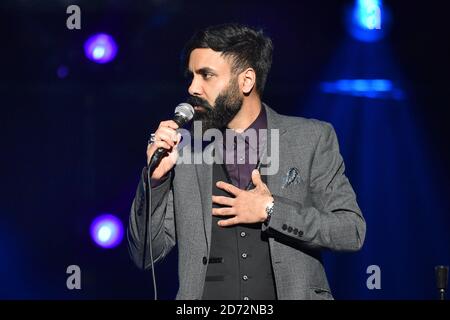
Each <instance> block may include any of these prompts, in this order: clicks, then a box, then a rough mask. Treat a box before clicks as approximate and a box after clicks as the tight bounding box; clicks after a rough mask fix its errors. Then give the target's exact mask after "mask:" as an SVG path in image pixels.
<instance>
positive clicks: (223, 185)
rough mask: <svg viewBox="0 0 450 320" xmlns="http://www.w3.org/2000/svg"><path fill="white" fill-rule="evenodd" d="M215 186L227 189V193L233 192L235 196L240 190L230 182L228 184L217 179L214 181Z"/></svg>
mask: <svg viewBox="0 0 450 320" xmlns="http://www.w3.org/2000/svg"><path fill="white" fill-rule="evenodd" d="M216 186H217V188H219V189H222V190H225V191H227V192H229V193H231V194H233V195H235V196H237V195H238V194H239V193H241V191H242V190H241V189H239V188H237V187H235V186H233V185H232V184H229V183H226V182H223V181H218V182H217V183H216Z"/></svg>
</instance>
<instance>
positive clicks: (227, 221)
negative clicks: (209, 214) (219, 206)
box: [217, 217, 240, 227]
mask: <svg viewBox="0 0 450 320" xmlns="http://www.w3.org/2000/svg"><path fill="white" fill-rule="evenodd" d="M239 223H240V222H239V219H238V217H234V218H230V219H225V220H220V221H219V222H217V224H218V225H219V226H220V227H230V226H234V225H236V224H239Z"/></svg>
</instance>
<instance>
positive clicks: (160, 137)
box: [155, 131, 175, 146]
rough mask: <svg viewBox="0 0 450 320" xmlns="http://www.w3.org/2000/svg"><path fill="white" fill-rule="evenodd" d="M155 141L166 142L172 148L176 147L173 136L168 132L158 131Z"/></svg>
mask: <svg viewBox="0 0 450 320" xmlns="http://www.w3.org/2000/svg"><path fill="white" fill-rule="evenodd" d="M155 141H164V142H166V143H167V144H169V145H170V146H174V145H175V141H174V140H173V138H172V137H171V135H170V134H169V133H166V132H161V131H157V133H156V134H155Z"/></svg>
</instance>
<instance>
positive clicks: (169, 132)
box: [155, 127, 178, 141]
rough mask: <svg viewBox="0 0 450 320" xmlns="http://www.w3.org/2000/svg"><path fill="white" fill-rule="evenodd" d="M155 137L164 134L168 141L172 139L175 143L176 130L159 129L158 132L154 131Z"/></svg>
mask: <svg viewBox="0 0 450 320" xmlns="http://www.w3.org/2000/svg"><path fill="white" fill-rule="evenodd" d="M155 134H156V136H158V135H159V134H164V135H166V136H168V137H169V138H170V139H172V141H177V134H178V132H177V130H175V129H172V128H169V127H161V128H158V130H156V132H155Z"/></svg>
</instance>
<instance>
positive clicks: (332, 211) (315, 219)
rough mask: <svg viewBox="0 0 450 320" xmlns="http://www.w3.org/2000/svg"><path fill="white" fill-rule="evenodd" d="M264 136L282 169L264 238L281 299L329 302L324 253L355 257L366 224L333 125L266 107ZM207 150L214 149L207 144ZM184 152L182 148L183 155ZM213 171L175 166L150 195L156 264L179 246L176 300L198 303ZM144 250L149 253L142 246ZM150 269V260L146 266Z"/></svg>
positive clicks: (136, 218) (271, 180)
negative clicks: (274, 143) (273, 144)
mask: <svg viewBox="0 0 450 320" xmlns="http://www.w3.org/2000/svg"><path fill="white" fill-rule="evenodd" d="M264 107H265V108H266V112H267V126H268V129H269V134H268V138H267V142H268V149H269V150H270V141H271V139H270V129H279V133H280V141H281V143H280V150H279V154H280V157H279V170H278V172H277V173H276V174H274V175H268V176H267V185H268V187H269V189H270V191H271V192H272V194H273V197H274V199H275V206H274V213H273V215H272V218H271V219H270V223H269V224H268V225H267V226H264V225H263V227H262V232H266V233H268V235H269V246H270V255H271V260H272V267H273V271H274V275H275V283H276V291H277V296H278V298H279V299H332V298H333V297H332V295H331V292H330V288H329V285H328V281H327V278H326V275H325V271H324V267H323V264H322V259H321V251H322V250H323V249H330V250H334V251H357V250H359V249H360V248H361V247H362V245H363V242H364V237H365V233H366V224H365V220H364V218H363V216H362V213H361V210H360V209H359V207H358V204H357V202H356V196H355V193H354V191H353V189H352V187H351V185H350V182H349V181H348V179H347V177H346V176H345V174H344V162H343V159H342V157H341V155H340V153H339V146H338V141H337V138H336V134H335V132H334V129H333V127H332V126H331V125H330V124H328V123H325V122H321V121H318V120H312V119H305V118H300V117H289V116H283V115H280V114H278V113H276V112H275V111H274V110H272V109H271V108H269V107H268V106H267V105H264ZM211 145H212V144H211ZM182 151H184V152H189V151H187V150H182ZM211 183H212V165H210V164H205V163H203V164H178V165H176V166H175V167H174V169H173V170H172V171H171V173H170V178H169V179H167V180H165V181H164V183H162V184H161V185H159V186H158V187H156V188H153V189H151V190H150V193H151V203H152V225H151V228H152V229H151V230H152V236H153V240H152V241H151V243H152V248H153V255H154V258H155V261H159V260H161V259H163V258H164V257H165V256H166V255H167V254H168V252H169V251H170V250H171V249H172V248H173V247H174V246H175V245H178V255H179V256H178V273H179V290H178V294H177V299H201V297H202V293H203V286H204V281H205V274H206V269H207V265H204V264H203V257H209V248H210V245H211V221H212V217H211V210H212V202H211V192H212V186H211ZM145 188H146V186H145V184H144V182H143V179H142V178H141V181H140V183H139V185H138V188H137V192H136V196H135V198H134V201H133V204H132V207H131V212H130V219H129V225H128V232H127V235H128V245H129V251H130V255H131V257H132V259H133V261H134V262H135V263H136V265H138V266H139V267H142V266H143V265H144V262H143V251H144V245H147V246H148V245H149V241H147V242H146V244H144V241H143V239H144V234H145V203H146V199H145V197H146V196H145ZM147 252H148V248H147ZM145 268H150V259H148V254H147V259H146V261H145Z"/></svg>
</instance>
